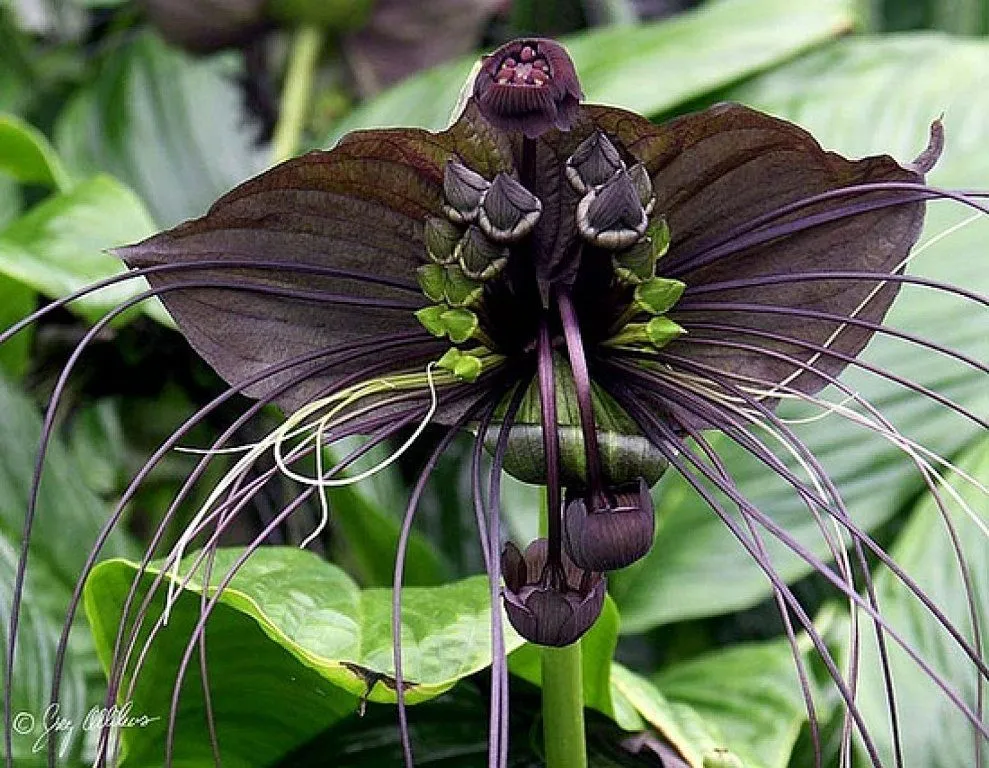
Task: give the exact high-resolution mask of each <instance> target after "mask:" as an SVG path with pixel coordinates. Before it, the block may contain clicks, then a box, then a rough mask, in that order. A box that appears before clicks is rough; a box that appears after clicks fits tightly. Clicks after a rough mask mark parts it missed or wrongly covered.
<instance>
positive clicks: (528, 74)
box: [474, 38, 584, 139]
mask: <svg viewBox="0 0 989 768" xmlns="http://www.w3.org/2000/svg"><path fill="white" fill-rule="evenodd" d="M583 97H584V94H583V93H581V90H580V81H579V80H578V79H577V71H576V70H575V69H574V65H573V62H572V61H571V60H570V55H569V54H568V53H567V51H566V49H565V48H563V46H561V45H560V44H559V43H555V42H553V41H552V40H546V39H544V38H522V39H519V40H512V41H511V42H510V43H505V44H504V45H503V46H501V48H499V49H498V50H497V51H495V52H494V53H492V54H490V55H489V56H485V57H484V59H483V60H482V62H481V71H480V72H479V73H478V75H477V79H476V80H475V81H474V98H475V100H476V101H477V105H478V107H479V108H480V111H481V114H482V115H483V116H484V117H485V119H487V121H488V122H489V123H491V124H492V125H493V126H495V127H496V128H499V129H501V130H503V131H521V132H522V133H523V134H525V135H526V136H527V137H528V138H530V139H534V138H536V137H537V136H541V135H542V134H544V133H546V131H548V130H550V129H551V128H558V129H559V130H561V131H569V130H570V129H571V128H572V127H573V125H574V123H575V122H576V120H577V117H578V114H579V111H580V100H581V99H582V98H583Z"/></svg>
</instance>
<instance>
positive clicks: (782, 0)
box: [328, 0, 854, 143]
mask: <svg viewBox="0 0 989 768" xmlns="http://www.w3.org/2000/svg"><path fill="white" fill-rule="evenodd" d="M853 6H854V3H853V2H851V1H850V0H816V2H813V3H792V2H787V0H720V1H719V2H710V3H707V4H705V5H704V6H703V7H702V8H700V9H699V10H696V11H692V12H690V13H687V14H683V15H681V16H679V17H677V18H676V19H673V20H671V21H664V22H658V23H651V24H640V25H636V26H632V27H626V26H621V27H613V28H604V29H597V30H594V31H591V32H587V33H585V34H582V35H578V36H574V37H572V38H569V39H567V40H564V43H565V44H566V46H567V48H568V49H569V51H570V53H571V54H572V56H573V59H574V63H575V64H576V65H577V72H578V74H579V75H580V79H581V84H582V85H583V89H584V93H585V95H586V96H587V101H588V102H591V103H599V104H612V105H616V106H621V107H625V108H627V109H632V110H634V111H636V112H640V113H642V114H650V115H651V114H657V113H659V112H662V111H665V110H668V109H670V108H672V107H674V106H676V105H677V104H682V103H683V102H685V101H687V100H689V99H692V98H695V97H697V96H700V95H702V94H704V93H708V92H710V91H712V90H714V89H716V88H721V87H724V86H726V85H728V84H730V83H733V82H736V81H738V80H740V79H741V78H743V77H746V76H748V75H751V74H753V73H755V72H759V71H761V70H763V69H766V68H768V67H770V66H772V65H774V64H776V63H778V62H780V61H784V60H786V59H788V58H790V57H792V56H794V55H795V54H797V53H799V52H800V51H803V50H806V49H807V48H810V47H812V46H814V45H817V44H820V43H823V42H825V41H826V40H829V39H831V38H833V37H835V36H837V35H839V34H841V33H843V32H846V31H848V30H849V29H850V28H851V26H852V23H853V20H854V15H853ZM473 63H474V57H472V58H471V59H470V60H469V61H460V62H457V63H456V64H452V65H448V66H445V67H442V68H439V69H434V70H430V71H429V72H426V73H423V74H421V75H417V76H415V77H413V78H410V79H409V80H406V81H405V82H403V83H402V84H401V85H399V86H397V87H395V88H393V89H391V90H390V91H387V92H386V93H385V94H383V95H382V96H380V97H378V98H377V99H375V100H374V101H372V102H371V103H370V104H368V105H366V106H365V107H362V108H360V109H357V110H355V111H354V112H353V113H352V114H351V115H349V116H348V117H347V118H345V119H344V120H343V121H342V122H341V124H340V125H339V126H337V128H336V129H335V130H334V132H333V136H332V137H330V141H329V142H328V143H333V141H335V140H336V139H337V138H339V137H340V136H342V135H343V134H344V133H347V132H348V131H352V130H355V129H358V128H369V127H379V126H380V127H388V126H398V125H406V126H418V127H422V128H429V129H432V130H438V129H441V128H443V127H444V126H445V125H446V123H447V121H448V118H449V116H450V112H451V110H452V109H453V106H454V104H455V103H456V100H457V95H458V94H459V92H460V88H461V86H462V85H463V82H464V80H465V78H466V77H467V74H468V72H469V71H470V69H471V66H472V65H473Z"/></svg>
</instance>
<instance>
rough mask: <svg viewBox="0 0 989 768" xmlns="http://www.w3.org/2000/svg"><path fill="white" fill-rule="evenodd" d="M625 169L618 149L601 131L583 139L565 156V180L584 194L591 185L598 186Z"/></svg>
mask: <svg viewBox="0 0 989 768" xmlns="http://www.w3.org/2000/svg"><path fill="white" fill-rule="evenodd" d="M624 169H625V163H623V162H622V158H621V156H620V155H619V154H618V150H617V149H615V145H614V144H612V143H611V140H610V139H609V138H608V137H607V136H606V135H605V134H603V133H602V132H601V131H597V132H595V133H592V134H591V135H590V136H588V137H587V138H586V139H584V140H583V141H582V142H581V143H580V144H579V145H578V146H577V149H575V150H574V153H573V154H572V155H570V157H568V158H567V163H566V174H567V181H569V182H570V186H572V187H573V188H574V189H575V190H577V191H578V192H579V193H580V194H584V193H585V192H587V191H588V190H589V189H592V188H593V187H600V186H601V185H602V184H604V183H605V182H606V181H607V180H608V179H610V178H611V177H612V176H614V175H615V174H616V173H618V171H622V170H624Z"/></svg>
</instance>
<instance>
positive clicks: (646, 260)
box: [611, 237, 656, 285]
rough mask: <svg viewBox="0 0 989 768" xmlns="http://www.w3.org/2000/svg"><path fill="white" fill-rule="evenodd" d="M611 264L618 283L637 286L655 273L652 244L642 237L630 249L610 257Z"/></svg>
mask: <svg viewBox="0 0 989 768" xmlns="http://www.w3.org/2000/svg"><path fill="white" fill-rule="evenodd" d="M611 263H612V266H613V267H614V270H615V276H616V277H617V278H618V280H619V282H621V283H624V284H625V285H638V284H639V283H641V282H642V281H643V280H648V279H649V278H651V277H652V276H653V274H654V273H655V270H656V257H655V256H653V249H652V243H651V242H649V238H648V237H644V238H642V239H641V240H639V241H638V242H637V243H636V244H635V245H633V246H632V247H631V248H627V249H626V250H624V251H621V252H620V253H616V254H615V255H614V256H612V258H611Z"/></svg>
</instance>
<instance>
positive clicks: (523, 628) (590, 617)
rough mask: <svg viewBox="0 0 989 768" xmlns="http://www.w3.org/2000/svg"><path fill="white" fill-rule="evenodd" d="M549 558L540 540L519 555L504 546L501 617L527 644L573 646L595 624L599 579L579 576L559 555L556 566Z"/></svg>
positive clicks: (511, 546) (585, 574)
mask: <svg viewBox="0 0 989 768" xmlns="http://www.w3.org/2000/svg"><path fill="white" fill-rule="evenodd" d="M549 555H550V551H549V547H548V542H547V540H546V539H536V540H535V541H534V542H532V543H531V544H530V545H529V546H528V547H526V548H525V553H524V554H523V553H522V552H520V551H519V549H518V547H516V546H515V545H514V544H512V543H511V542H508V544H506V545H505V549H504V551H503V552H502V554H501V568H502V573H503V574H504V577H505V589H504V595H505V612H506V613H507V614H508V620H509V621H510V622H511V623H512V626H513V627H515V631H516V632H518V633H519V634H520V635H522V637H524V638H525V639H526V640H528V641H529V642H532V643H537V644H538V645H552V646H556V647H562V646H564V645H570V644H571V643H575V642H577V640H579V639H580V638H581V636H582V635H583V634H584V633H585V632H586V631H587V630H589V629H590V628H591V626H592V625H593V624H594V622H595V621H596V620H597V617H598V616H599V615H600V613H601V608H602V606H603V605H604V592H605V579H604V576H603V575H602V574H600V573H594V572H591V571H582V570H580V569H579V568H577V567H576V566H575V565H574V564H573V563H572V562H570V560H569V559H567V557H566V556H565V555H564V556H563V557H562V558H560V560H559V562H557V563H553V562H551V561H550V557H549Z"/></svg>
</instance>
